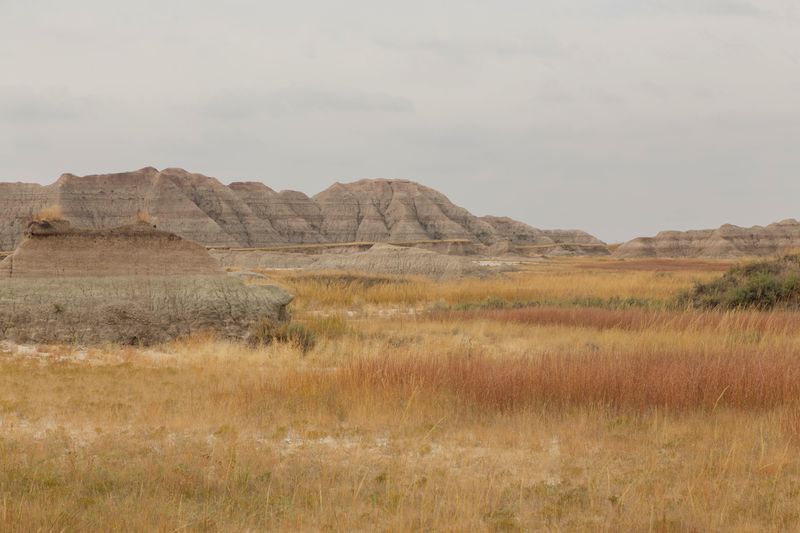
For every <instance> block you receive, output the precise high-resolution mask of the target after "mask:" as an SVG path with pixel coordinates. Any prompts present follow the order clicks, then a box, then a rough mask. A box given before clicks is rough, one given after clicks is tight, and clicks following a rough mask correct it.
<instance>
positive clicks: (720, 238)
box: [614, 219, 800, 258]
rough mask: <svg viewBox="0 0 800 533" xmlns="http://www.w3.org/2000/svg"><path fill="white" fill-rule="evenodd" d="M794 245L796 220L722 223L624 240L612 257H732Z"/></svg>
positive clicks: (798, 230) (799, 235)
mask: <svg viewBox="0 0 800 533" xmlns="http://www.w3.org/2000/svg"><path fill="white" fill-rule="evenodd" d="M796 248H800V222H798V221H797V220H793V219H789V220H784V221H782V222H778V223H776V224H770V225H769V226H766V227H763V226H754V227H752V228H741V227H739V226H733V225H731V224H726V225H724V226H722V227H720V228H719V229H715V230H711V229H708V230H693V231H662V232H661V233H659V234H658V235H656V236H655V237H639V238H637V239H633V240H632V241H629V242H626V243H625V244H623V245H622V246H620V247H619V248H618V249H617V250H616V251H615V252H614V256H615V257H622V258H624V257H665V258H669V257H702V258H736V257H747V256H763V255H774V254H780V253H783V252H786V251H788V250H791V249H796Z"/></svg>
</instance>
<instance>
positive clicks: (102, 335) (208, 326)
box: [0, 220, 292, 344]
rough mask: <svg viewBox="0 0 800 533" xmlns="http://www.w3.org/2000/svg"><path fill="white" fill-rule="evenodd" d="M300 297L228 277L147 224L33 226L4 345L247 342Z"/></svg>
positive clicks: (0, 318) (18, 256)
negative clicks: (210, 338) (189, 338)
mask: <svg viewBox="0 0 800 533" xmlns="http://www.w3.org/2000/svg"><path fill="white" fill-rule="evenodd" d="M291 301H292V296H291V295H290V294H288V293H287V292H286V291H284V290H283V289H281V288H279V287H276V286H268V285H259V286H249V285H245V284H244V283H243V282H242V281H241V280H239V279H235V278H233V277H230V276H227V275H226V274H225V272H224V271H223V270H222V269H221V268H220V267H219V266H218V263H217V262H216V261H215V260H214V259H213V258H212V257H211V256H210V255H209V253H208V251H207V250H206V248H205V247H204V246H202V245H199V244H196V243H193V242H190V241H187V240H185V239H182V238H181V237H178V236H177V235H174V234H172V233H169V232H165V231H160V230H158V229H156V228H154V227H153V226H152V225H150V224H148V223H144V222H140V223H135V224H129V225H125V226H122V227H119V228H113V229H108V230H80V229H74V228H72V227H71V226H70V224H69V223H68V222H66V221H63V220H45V221H36V222H32V223H31V224H30V226H29V228H28V230H27V231H26V237H25V239H24V240H23V241H22V243H21V244H20V246H19V247H18V248H17V250H16V251H15V252H14V253H13V254H12V255H10V256H9V257H6V258H5V259H4V260H3V261H2V262H0V339H12V340H14V341H18V342H29V341H32V342H38V343H45V342H69V343H73V342H74V343H83V344H95V343H105V342H115V343H124V344H153V343H157V342H164V341H168V340H170V339H174V338H176V337H180V336H184V335H187V334H190V333H192V332H197V331H205V330H212V331H214V332H215V333H217V334H219V335H221V336H225V337H230V338H238V339H246V338H247V337H248V335H249V333H250V331H251V327H252V325H253V324H255V323H257V322H259V321H261V320H265V319H267V320H271V321H281V320H287V319H288V312H287V309H286V306H287V305H288V304H289V303H290V302H291Z"/></svg>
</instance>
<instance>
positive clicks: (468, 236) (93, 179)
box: [0, 167, 602, 250]
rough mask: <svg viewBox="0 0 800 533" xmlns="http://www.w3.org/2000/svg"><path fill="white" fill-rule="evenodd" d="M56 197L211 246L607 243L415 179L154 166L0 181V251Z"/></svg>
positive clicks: (102, 224)
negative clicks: (233, 174)
mask: <svg viewBox="0 0 800 533" xmlns="http://www.w3.org/2000/svg"><path fill="white" fill-rule="evenodd" d="M50 205H59V206H60V207H61V210H62V211H63V215H64V218H65V219H66V220H69V221H70V223H71V224H72V226H73V227H74V228H76V229H93V230H100V229H108V228H113V227H118V226H121V225H123V224H125V223H127V221H129V220H132V219H133V218H134V217H135V215H136V214H137V213H139V212H148V213H149V214H150V216H151V217H152V218H153V220H155V221H156V222H157V223H158V227H159V228H160V229H163V230H165V231H168V232H172V233H175V234H177V235H180V236H181V237H184V238H185V239H188V240H191V241H195V242H198V243H201V244H203V245H205V246H211V247H213V246H219V247H245V248H255V247H267V246H272V245H279V244H318V243H351V242H388V243H408V242H422V241H461V242H463V243H471V244H474V245H476V246H479V247H480V246H495V245H498V244H500V243H505V242H509V240H515V239H516V240H518V241H520V242H523V241H524V242H529V241H530V242H536V243H539V244H553V243H556V244H559V243H561V242H564V241H573V240H576V242H577V240H580V239H585V240H587V242H588V241H591V242H592V243H595V242H596V243H599V241H597V239H594V238H593V237H591V236H590V235H588V234H584V233H582V232H576V233H563V232H560V231H556V232H554V233H548V232H546V231H541V230H537V229H535V228H531V227H530V226H527V225H525V224H522V223H517V222H514V221H510V222H509V223H508V224H505V223H496V222H493V221H492V220H490V219H481V218H478V217H476V216H474V215H472V214H471V213H470V212H468V211H467V210H466V209H464V208H461V207H459V206H457V205H455V204H453V203H452V202H451V201H450V200H448V199H447V197H445V196H444V195H443V194H441V193H439V192H437V191H435V190H433V189H431V188H429V187H425V186H423V185H420V184H418V183H414V182H412V181H408V180H381V179H378V180H361V181H357V182H354V183H348V184H343V183H336V184H335V185H333V186H332V187H330V188H328V189H327V190H325V191H323V192H321V193H319V194H317V195H316V196H314V197H313V198H309V197H308V196H306V195H305V194H303V193H301V192H296V191H282V192H276V191H274V190H272V189H270V188H269V187H267V186H266V185H264V184H262V183H254V182H244V183H232V184H230V185H228V186H226V185H223V184H222V183H220V182H219V181H218V180H217V179H215V178H211V177H208V176H204V175H202V174H193V173H190V172H187V171H185V170H182V169H175V168H169V169H165V170H161V171H159V170H157V169H155V168H152V167H147V168H143V169H141V170H137V171H134V172H124V173H117V174H98V175H91V176H84V177H78V176H74V175H72V174H64V175H63V176H61V177H60V178H59V179H58V180H57V181H56V182H55V183H53V184H52V185H48V186H39V185H31V184H24V183H0V250H11V249H14V248H15V247H16V245H17V244H19V242H20V240H21V239H22V235H23V231H24V228H25V226H26V224H27V222H28V221H30V220H31V217H32V216H33V214H35V213H37V212H39V211H40V210H41V209H43V208H44V207H47V206H50ZM496 220H500V219H496ZM507 226H513V227H514V228H517V229H509V228H508V227H507ZM520 228H522V229H520ZM600 244H601V245H602V243H600ZM462 247H463V248H464V249H467V248H469V247H468V246H462Z"/></svg>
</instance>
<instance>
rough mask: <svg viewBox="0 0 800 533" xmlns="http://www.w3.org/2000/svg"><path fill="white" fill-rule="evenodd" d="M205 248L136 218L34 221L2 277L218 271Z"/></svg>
mask: <svg viewBox="0 0 800 533" xmlns="http://www.w3.org/2000/svg"><path fill="white" fill-rule="evenodd" d="M224 274H225V273H224V272H223V271H222V269H221V268H220V267H219V265H218V264H217V262H216V261H215V260H214V259H213V258H212V257H211V256H210V255H209V254H208V251H206V249H205V247H203V246H201V245H199V244H197V243H194V242H191V241H187V240H184V239H182V238H180V237H178V236H177V235H174V234H172V233H168V232H165V231H160V230H157V229H155V228H154V227H152V226H151V225H149V224H147V223H144V222H139V223H136V224H131V225H127V226H122V227H119V228H114V229H109V230H76V229H73V228H72V227H71V226H70V224H69V222H66V221H42V222H32V223H31V225H30V226H29V228H28V231H27V237H26V239H25V240H23V241H22V244H20V246H19V248H17V250H16V251H15V252H14V253H13V254H12V255H10V256H8V257H6V258H5V259H4V260H3V261H2V262H1V263H0V278H2V277H5V278H12V279H19V278H71V277H72V278H74V277H79V278H85V277H100V278H102V277H110V276H222V275H224Z"/></svg>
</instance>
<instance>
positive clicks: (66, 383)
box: [0, 264, 800, 532]
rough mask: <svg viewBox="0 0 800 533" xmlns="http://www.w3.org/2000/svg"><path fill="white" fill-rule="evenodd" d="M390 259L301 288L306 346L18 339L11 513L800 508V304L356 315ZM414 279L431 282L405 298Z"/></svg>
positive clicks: (124, 516) (173, 525) (480, 515)
mask: <svg viewBox="0 0 800 533" xmlns="http://www.w3.org/2000/svg"><path fill="white" fill-rule="evenodd" d="M563 268H564V270H563V271H561V272H560V273H559V275H558V276H550V280H551V281H552V280H559V281H558V283H560V285H559V286H560V287H561V288H562V289H564V290H566V289H567V288H569V287H574V286H576V285H577V286H578V287H579V288H580V283H583V282H586V281H587V279H594V280H595V283H587V284H586V285H585V286H584V289H585V292H580V291H577V292H575V293H574V294H576V295H577V298H598V297H602V298H610V297H613V296H616V294H614V292H613V289H611V288H610V286H609V285H604V283H606V282H605V281H602V282H601V281H597V280H605V279H606V278H604V277H603V276H597V277H595V278H592V277H591V276H593V275H594V271H593V270H589V271H588V272H587V270H586V269H583V268H580V267H575V266H574V264H573V265H571V266H569V267H567V266H565V267H563ZM568 269H572V274H570V272H569V271H568ZM612 273H613V272H612ZM686 273H687V275H686V276H685V277H682V276H678V278H679V279H682V280H683V284H684V286H680V285H681V283H678V282H677V281H676V276H663V275H662V276H650V275H649V274H648V273H647V272H646V271H645V272H640V271H634V272H628V273H627V274H624V275H620V276H615V277H614V278H613V282H612V283H613V284H616V286H617V287H618V288H620V290H626V289H628V290H631V291H641V292H638V293H637V292H630V293H628V294H636V295H637V297H641V298H648V299H654V300H665V299H667V298H669V297H670V296H669V291H668V290H667V289H666V286H668V285H669V286H672V288H673V289H676V290H677V289H682V288H685V286H686V285H687V284H690V283H691V280H692V279H693V278H694V276H697V277H704V276H709V275H713V274H710V273H709V272H708V271H705V270H703V271H697V272H692V271H686ZM587 274H588V275H589V276H590V277H589V278H587V277H586V276H587ZM689 274H691V275H689ZM540 275H541V276H548V274H547V273H544V274H541V273H536V272H527V273H522V274H519V275H517V280H516V283H517V284H518V289H519V291H521V292H525V291H528V292H527V294H526V295H525V297H524V298H525V299H524V300H520V301H528V300H527V299H528V298H529V297H531V295H534V294H537V293H536V291H538V290H545V289H547V288H548V283H547V282H546V281H543V280H540V279H539V276H540ZM570 275H572V276H574V279H573V282H572V283H570V281H569V276H570ZM282 276H286V278H289V279H290V281H288V282H287V283H286V284H287V286H291V285H292V284H296V285H295V287H297V286H299V287H301V288H304V289H309V287H308V285H309V284H310V283H311V282H312V280H306V279H302V280H300V281H297V279H296V278H297V275H296V274H293V275H285V274H284V275H282ZM626 276H631V278H632V279H631V280H628V281H626V279H625V278H626ZM374 279H375V278H366V279H365V280H358V279H355V278H354V279H350V280H349V281H348V284H349V285H348V288H347V289H343V288H341V287H337V288H336V291H338V292H335V293H334V292H332V293H329V296H330V300H328V301H327V302H325V303H324V304H323V303H321V300H319V299H317V295H316V294H315V293H313V292H307V293H306V292H302V291H298V293H299V301H298V302H297V303H298V311H297V312H296V317H297V320H298V322H301V323H303V324H304V325H305V326H306V327H307V328H309V330H311V331H314V332H316V334H317V336H318V341H319V342H318V345H317V347H316V349H315V350H313V351H312V352H310V353H309V354H307V355H306V356H303V354H302V352H301V351H300V350H299V349H298V348H295V347H293V346H291V345H287V344H275V345H270V346H267V347H262V348H255V349H254V348H248V347H246V346H243V345H239V344H231V343H228V342H223V341H219V340H216V339H214V338H212V337H209V336H203V335H196V336H194V337H190V338H188V339H185V340H183V341H179V342H174V343H171V344H168V345H164V346H160V347H158V348H156V349H152V350H140V349H133V348H120V347H114V346H108V347H103V348H92V349H86V350H78V349H75V348H68V347H58V346H53V347H50V346H42V347H38V348H34V347H22V348H20V347H16V346H8V347H7V353H4V354H0V530H8V531H39V530H46V531H62V530H63V531H79V530H80V531H82V530H103V531H107V530H157V531H176V530H181V531H182V530H187V531H217V530H222V531H242V530H264V529H268V530H282V531H375V530H379V531H380V530H385V531H419V530H424V531H542V530H555V531H676V532H677V531H792V530H797V529H798V527H800V462H799V461H798V459H797V457H798V451H800V365H798V364H797V362H798V358H800V330H798V328H797V327H796V324H797V322H796V318H795V315H793V314H791V313H728V314H719V315H715V314H713V313H707V312H706V313H697V312H688V311H687V312H678V311H675V310H661V309H648V308H642V309H623V310H620V309H604V308H595V307H593V308H581V307H579V306H576V305H573V306H571V307H569V308H567V309H565V308H563V307H541V308H534V309H528V308H525V309H484V308H475V309H465V310H457V311H453V310H445V311H438V310H436V309H434V310H433V311H432V312H426V313H416V314H413V315H401V316H393V315H390V316H389V318H385V319H383V318H379V317H376V316H373V315H361V314H357V315H355V317H351V318H345V317H346V312H347V311H348V310H349V309H350V304H349V303H347V304H345V303H343V302H344V300H343V296H342V295H345V296H347V295H348V293H347V291H348V290H349V291H351V292H352V293H353V294H352V297H353V298H354V301H357V302H367V301H368V294H369V291H370V290H371V288H373V287H374V285H372V283H373V282H374ZM370 280H371V281H370ZM645 280H646V283H645ZM335 283H337V284H339V283H340V282H339V281H337V282H335ZM380 283H381V284H383V285H387V286H389V287H393V286H395V287H394V288H392V290H391V291H390V290H389V289H388V288H387V292H386V293H385V298H386V299H385V300H383V303H382V305H384V306H386V307H388V308H394V307H396V306H398V305H419V306H421V307H423V308H424V307H425V306H427V305H429V304H432V303H434V302H436V301H437V300H438V299H440V298H445V299H446V298H448V297H451V298H452V300H450V302H452V303H466V302H469V301H470V299H471V298H473V297H474V296H475V295H476V294H478V295H481V294H484V293H483V292H482V290H483V289H488V287H489V286H491V284H495V286H497V287H502V286H504V284H505V283H507V282H506V281H503V280H488V281H478V282H472V281H463V282H453V283H450V284H447V290H444V289H436V287H435V284H426V282H422V281H417V280H403V279H396V280H392V279H388V280H384V281H381V282H380ZM474 283H478V284H481V283H485V284H486V286H485V287H483V289H480V290H477V291H475V292H472V289H471V288H470V285H472V284H474ZM648 283H649V284H650V285H649V286H650V287H651V288H652V290H651V292H647V291H646V290H644V289H641V287H642V285H643V284H645V285H646V284H648ZM418 284H419V285H422V286H426V287H429V288H431V289H432V293H431V294H430V295H429V296H428V297H427V298H426V297H424V296H420V299H419V300H416V299H411V300H407V301H404V300H402V299H398V297H397V296H396V295H397V294H401V293H402V289H401V287H402V286H412V287H414V286H417V285H418ZM659 284H663V285H659ZM309 290H310V289H309ZM392 291H397V292H392ZM604 291H608V292H604ZM513 294H514V293H513V292H511V291H509V292H507V293H504V296H502V297H507V298H511V297H513ZM546 294H547V297H548V298H550V297H551V296H553V295H555V296H558V293H557V292H555V293H546ZM665 295H666V296H665ZM389 296H391V297H389ZM490 296H496V295H494V294H491V293H490ZM479 297H480V296H479ZM570 297H571V296H570ZM337 299H338V300H337ZM337 301H338V302H339V303H338V304H337V303H336V302H337ZM355 305H359V304H358V303H357V304H355ZM363 305H365V306H376V307H377V306H379V305H381V304H379V303H378V301H375V300H373V301H371V302H370V303H369V304H363ZM320 308H322V310H324V311H325V313H323V314H322V315H320V314H319V313H317V311H319V310H320ZM531 312H533V313H539V314H535V315H529V314H526V313H531ZM504 313H505V315H504ZM582 313H583V314H585V317H584V318H586V317H588V318H586V319H576V318H575V317H576V316H577V317H579V318H580V317H581V316H583V315H582ZM598 313H599V314H602V313H610V314H611V315H610V316H612V317H616V318H614V319H613V320H607V319H602V320H600V319H596V318H593V317H595V316H596V315H597V314H598ZM637 315H642V316H644V318H638V319H637V318H636V316H637ZM515 316H521V317H523V318H522V319H514V317H515ZM531 316H533V318H531ZM547 316H550V318H542V317H547ZM620 316H622V317H623V318H622V319H619V317H620ZM683 316H686V317H688V318H681V317H683ZM598 320H599V321H598ZM631 324H633V325H634V326H635V327H633V326H631Z"/></svg>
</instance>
